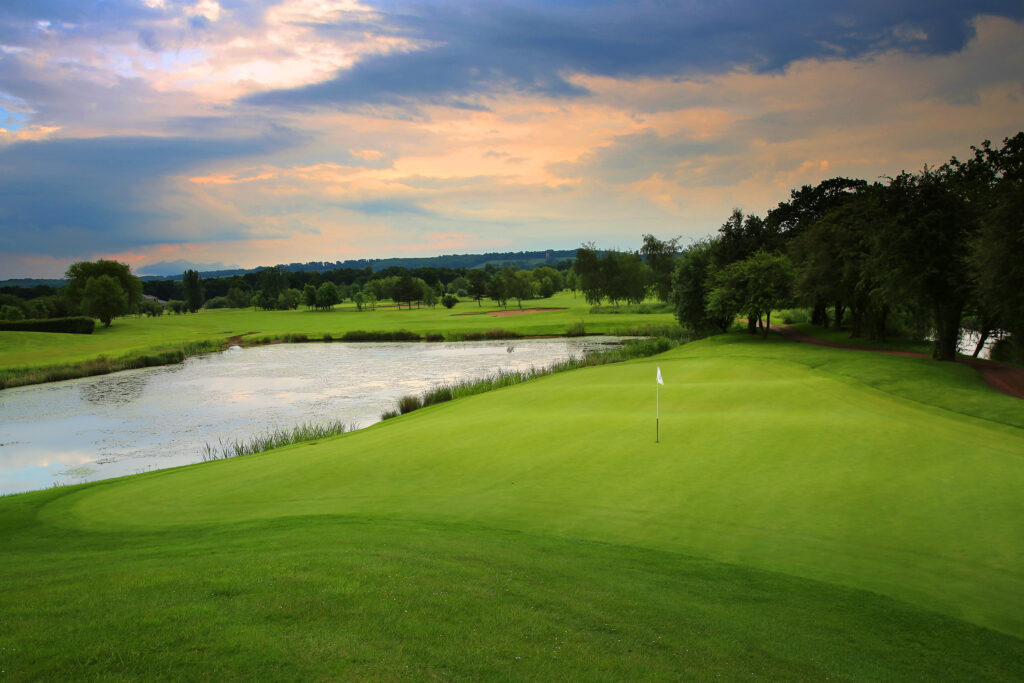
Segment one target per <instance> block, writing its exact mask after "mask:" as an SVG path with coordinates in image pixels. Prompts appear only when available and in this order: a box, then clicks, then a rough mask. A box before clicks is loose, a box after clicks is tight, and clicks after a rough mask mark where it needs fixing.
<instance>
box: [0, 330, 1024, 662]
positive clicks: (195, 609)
mask: <svg viewBox="0 0 1024 683" xmlns="http://www.w3.org/2000/svg"><path fill="white" fill-rule="evenodd" d="M655 365H660V366H661V369H662V372H663V374H664V377H665V381H666V385H665V386H664V387H662V389H661V443H660V444H655V443H654V438H653V437H654V434H653V431H654V425H653V417H654V416H653V408H654V375H655V371H654V367H655ZM960 370H967V369H966V368H958V367H956V366H953V364H937V363H930V362H928V361H925V360H918V359H912V358H900V357H888V356H876V355H873V354H851V353H848V352H844V351H842V350H836V349H828V348H821V347H811V346H809V345H805V344H792V343H787V342H785V341H783V340H780V339H773V338H769V340H768V341H764V342H762V341H761V340H759V339H753V338H750V337H748V336H747V335H743V334H736V335H728V336H724V337H716V338H713V339H708V340H703V341H700V342H695V343H692V344H687V345H685V346H682V347H679V348H676V349H673V350H671V351H668V352H667V353H664V354H661V355H658V356H655V357H652V358H647V359H642V360H633V361H628V362H625V363H617V364H613V365H605V366H600V367H591V368H584V369H581V370H577V371H573V372H567V373H559V374H555V375H551V376H548V377H543V378H540V379H537V380H536V381H531V382H528V383H524V384H520V385H517V386H511V387H507V388H504V389H500V390H497V391H491V392H488V393H484V394H481V395H475V396H469V397H466V398H462V399H458V400H455V401H451V402H446V403H443V404H440V405H434V406H431V407H428V408H424V409H422V410H418V411H416V412H414V413H412V414H409V415H405V416H402V417H400V418H397V419H394V420H389V421H387V422H384V423H381V424H379V425H376V426H374V427H371V428H369V429H366V430H362V431H359V432H354V433H350V434H345V435H342V436H338V437H332V438H326V439H322V440H319V441H318V442H316V443H303V444H297V445H294V446H289V447H287V448H284V449H279V450H276V451H270V452H267V453H263V454H259V455H253V456H246V457H242V458H234V459H231V460H218V461H216V462H210V463H203V464H200V465H195V466H190V467H185V468H179V469H175V470H165V471H160V472H154V473H151V474H144V475H140V476H135V477H127V478H124V479H119V480H111V481H107V482H98V483H95V484H87V485H82V486H77V487H69V488H66V489H58V490H51V491H44V492H37V493H32V494H22V495H17V496H8V497H5V498H0V542H2V543H3V547H4V549H5V552H4V553H3V554H2V555H0V582H2V584H3V585H4V591H3V592H2V594H0V648H2V649H0V668H3V669H5V671H6V672H7V674H8V675H12V676H13V677H15V678H38V677H57V676H58V675H65V676H66V675H72V676H75V677H113V678H189V677H211V676H216V677H218V678H225V679H242V678H252V677H257V676H258V677H261V678H297V677H299V678H306V677H336V678H337V677H347V678H370V679H375V680H381V679H383V680H392V679H422V678H427V677H438V678H445V679H455V680H480V679H495V678H497V679H534V680H536V679H547V680H551V679H567V680H572V679H579V680H584V679H585V680H623V679H637V678H645V679H679V678H693V677H696V678H714V677H716V676H717V675H721V676H722V677H724V678H740V677H750V676H755V677H761V678H771V679H784V680H785V679H808V678H815V679H821V678H827V677H828V678H842V679H862V680H863V679H883V678H895V679H908V678H918V679H928V680H979V679H983V680H1014V679H1016V678H1018V677H1019V672H1020V671H1021V670H1022V666H1024V654H1022V653H1024V641H1022V640H1021V638H1022V637H1024V619H1022V616H1021V615H1022V611H1021V610H1020V603H1019V600H1018V599H1017V597H1016V596H1020V595H1022V594H1024V571H1022V569H1021V568H1022V567H1024V536H1022V534H1021V528H1020V520H1021V519H1024V501H1022V499H1021V497H1020V495H1019V491H1020V490H1021V487H1022V486H1024V465H1022V459H1021V454H1022V453H1024V429H1022V427H1024V425H1021V424H1019V423H1020V422H1021V419H1020V409H1019V405H1018V403H1016V402H1015V401H1016V399H1011V398H1009V397H1006V396H1001V395H999V394H996V393H995V392H992V391H991V390H989V389H988V388H987V387H986V386H984V384H983V383H981V381H980V380H979V379H978V378H977V377H976V376H974V375H971V374H961V373H960ZM940 389H941V390H940ZM943 390H944V391H943ZM947 392H952V393H954V394H956V395H957V396H958V397H959V400H957V401H956V404H957V405H955V406H954V405H950V404H949V403H948V402H947V399H946V398H945V393H947ZM86 625H88V628H86Z"/></svg>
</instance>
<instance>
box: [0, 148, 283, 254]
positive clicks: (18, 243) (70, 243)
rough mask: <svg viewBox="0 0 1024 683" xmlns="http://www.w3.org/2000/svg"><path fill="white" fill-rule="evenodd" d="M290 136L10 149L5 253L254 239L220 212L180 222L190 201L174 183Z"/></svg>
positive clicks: (2, 173) (2, 229) (1, 161)
mask: <svg viewBox="0 0 1024 683" xmlns="http://www.w3.org/2000/svg"><path fill="white" fill-rule="evenodd" d="M290 142H291V141H290V140H289V139H287V137H286V136H277V137H273V136H267V137H263V138H257V139H253V138H246V139H235V140H230V139H228V140H223V139H217V140H210V139H198V138H156V137H110V138H81V139H51V140H43V141H34V142H17V143H14V144H11V145H8V146H6V147H2V148H0V244H2V245H3V248H4V249H17V250H19V251H26V252H36V253H48V254H51V255H72V254H81V253H94V252H98V251H103V250H110V249H120V248H125V247H126V246H131V245H145V244H155V243H159V242H165V241H168V240H173V239H175V238H178V239H180V238H182V237H186V238H189V239H196V238H199V237H202V238H204V239H226V238H242V237H246V236H248V231H247V230H246V229H245V227H244V226H243V225H240V224H237V223H232V222H230V221H229V222H219V221H218V220H217V218H216V217H215V216H208V217H207V218H206V220H205V222H204V224H203V225H202V226H201V227H198V226H196V227H193V228H190V229H186V228H184V227H183V226H181V225H180V224H179V219H180V218H181V217H182V216H183V215H184V214H185V213H187V212H188V208H189V207H188V204H189V198H188V197H187V196H184V195H183V194H182V192H181V191H180V190H179V189H177V188H176V187H175V186H174V184H173V183H172V182H170V180H171V178H172V177H173V176H175V175H179V174H182V173H185V172H186V171H189V170H191V169H194V168H196V167H200V166H204V165H207V164H210V163H215V162H220V161H224V160H228V159H239V158H244V157H249V156H252V155H258V154H267V153H270V152H273V151H275V150H280V149H282V148H284V147H285V146H287V145H288V144H290ZM195 231H198V233H199V234H195ZM186 233H188V234H186Z"/></svg>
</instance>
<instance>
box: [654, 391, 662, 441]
mask: <svg viewBox="0 0 1024 683" xmlns="http://www.w3.org/2000/svg"><path fill="white" fill-rule="evenodd" d="M660 417H661V391H660V388H659V387H658V385H657V384H655V385H654V443H658V420H659V418H660Z"/></svg>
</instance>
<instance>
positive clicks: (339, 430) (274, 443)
mask: <svg viewBox="0 0 1024 683" xmlns="http://www.w3.org/2000/svg"><path fill="white" fill-rule="evenodd" d="M355 429H356V425H354V424H353V425H350V424H347V423H345V422H342V421H341V420H334V421H332V422H326V423H321V424H316V423H312V422H309V423H305V424H300V425H296V426H295V427H292V428H291V429H287V428H283V429H272V430H270V431H269V432H266V433H264V434H257V435H256V436H252V437H250V438H249V439H244V440H231V441H227V442H225V441H223V440H218V442H217V445H216V446H214V445H212V444H209V443H207V444H206V445H205V446H204V447H203V451H202V452H201V453H200V457H201V458H202V461H203V462H210V461H211V460H227V459H228V458H237V457H239V456H242V455H253V454H255V453H262V452H263V451H269V450H271V449H272V448H280V447H282V446H290V445H292V444H295V443H300V442H302V441H316V440H318V439H326V438H327V437H329V436H337V435H338V434H344V433H346V432H351V431H354V430H355Z"/></svg>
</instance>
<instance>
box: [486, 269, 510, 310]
mask: <svg viewBox="0 0 1024 683" xmlns="http://www.w3.org/2000/svg"><path fill="white" fill-rule="evenodd" d="M487 297H488V298H489V299H493V300H494V302H495V303H497V304H498V305H499V306H501V307H503V308H504V307H505V305H506V303H507V302H508V287H507V284H506V281H505V278H504V277H502V276H501V274H500V273H498V274H495V275H494V276H492V277H491V279H490V280H488V281H487Z"/></svg>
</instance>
